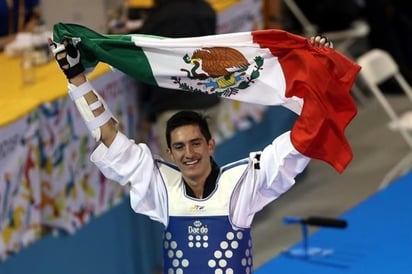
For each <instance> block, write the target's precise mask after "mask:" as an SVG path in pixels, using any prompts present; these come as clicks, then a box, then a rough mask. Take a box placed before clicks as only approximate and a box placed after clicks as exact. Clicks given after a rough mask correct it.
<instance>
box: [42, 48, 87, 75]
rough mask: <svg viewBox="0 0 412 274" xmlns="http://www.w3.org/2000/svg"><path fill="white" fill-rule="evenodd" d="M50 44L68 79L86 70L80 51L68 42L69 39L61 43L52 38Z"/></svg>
mask: <svg viewBox="0 0 412 274" xmlns="http://www.w3.org/2000/svg"><path fill="white" fill-rule="evenodd" d="M49 46H50V50H51V52H52V53H53V55H54V58H55V59H56V61H57V63H58V64H59V66H60V68H61V70H62V71H63V72H64V74H66V77H67V79H70V78H73V77H75V76H76V75H79V74H80V73H82V72H84V66H83V65H82V63H81V62H80V52H79V50H78V49H77V48H76V47H75V46H74V45H73V44H70V43H67V41H64V44H60V43H57V42H54V41H51V40H50V44H49Z"/></svg>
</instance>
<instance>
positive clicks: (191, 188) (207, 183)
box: [183, 159, 220, 199]
mask: <svg viewBox="0 0 412 274" xmlns="http://www.w3.org/2000/svg"><path fill="white" fill-rule="evenodd" d="M211 161H212V167H211V171H210V172H209V174H208V176H207V177H206V178H203V179H201V180H200V179H199V180H196V181H195V182H193V181H190V180H189V181H187V180H186V179H185V178H183V182H184V184H185V186H186V194H187V195H189V196H191V197H193V198H197V199H204V198H206V197H208V196H209V195H210V194H211V193H212V192H213V190H214V188H215V186H216V181H217V177H218V176H219V172H220V168H219V166H218V165H217V164H216V163H215V162H214V161H213V160H212V159H211ZM199 182H202V183H199Z"/></svg>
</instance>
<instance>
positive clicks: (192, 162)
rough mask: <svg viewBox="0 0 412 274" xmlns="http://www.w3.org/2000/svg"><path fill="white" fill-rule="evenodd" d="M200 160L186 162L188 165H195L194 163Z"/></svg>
mask: <svg viewBox="0 0 412 274" xmlns="http://www.w3.org/2000/svg"><path fill="white" fill-rule="evenodd" d="M197 162H198V160H193V161H190V162H186V163H185V164H186V165H194V164H196V163H197Z"/></svg>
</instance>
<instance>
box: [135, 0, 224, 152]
mask: <svg viewBox="0 0 412 274" xmlns="http://www.w3.org/2000/svg"><path fill="white" fill-rule="evenodd" d="M216 17H217V15H216V12H215V10H214V9H213V8H212V7H211V6H210V4H209V3H208V2H207V1H205V0H156V1H155V6H154V8H153V9H152V10H151V11H150V12H149V13H148V15H147V18H146V20H145V22H144V24H143V26H142V28H141V29H140V32H141V33H143V34H151V35H160V36H165V37H172V38H180V37H195V36H204V35H212V34H215V33H216V21H217V18H216ZM139 91H140V92H139V94H140V95H141V97H140V98H139V102H140V103H141V104H142V109H143V110H144V115H145V116H146V117H147V120H148V121H149V122H151V123H154V125H155V130H156V132H157V134H158V136H159V138H158V141H159V148H160V155H162V156H163V157H165V156H166V153H165V152H166V148H167V146H166V142H165V138H164V134H165V125H166V120H168V119H169V118H170V117H171V116H172V115H173V114H174V113H175V112H177V111H179V110H183V109H190V110H197V111H200V112H202V113H204V114H205V115H207V116H209V117H210V118H211V119H210V121H209V122H210V129H211V132H214V131H216V122H217V119H218V117H217V115H218V110H219V107H218V105H219V102H220V98H218V97H216V96H211V95H204V94H194V93H193V94H191V93H189V94H188V93H186V92H184V93H182V92H181V91H176V90H169V89H164V88H160V87H154V86H148V85H145V84H141V87H140V89H139Z"/></svg>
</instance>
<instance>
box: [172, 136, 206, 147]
mask: <svg viewBox="0 0 412 274" xmlns="http://www.w3.org/2000/svg"><path fill="white" fill-rule="evenodd" d="M201 140H202V138H201V137H198V138H193V139H190V140H189V141H188V143H191V142H197V141H201ZM184 143H185V142H181V141H177V142H174V143H172V146H174V145H183V144H184Z"/></svg>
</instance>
